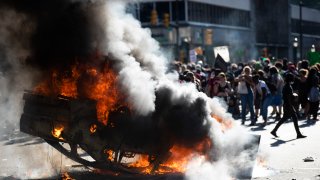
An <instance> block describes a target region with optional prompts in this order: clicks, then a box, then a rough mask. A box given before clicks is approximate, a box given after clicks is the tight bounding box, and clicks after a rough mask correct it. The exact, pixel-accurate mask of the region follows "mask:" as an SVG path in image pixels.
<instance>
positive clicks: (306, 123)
mask: <svg viewBox="0 0 320 180" xmlns="http://www.w3.org/2000/svg"><path fill="white" fill-rule="evenodd" d="M316 123H317V120H305V121H304V122H303V124H301V125H300V126H299V127H300V128H305V127H310V126H314V125H316Z"/></svg>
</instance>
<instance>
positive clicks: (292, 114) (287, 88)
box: [271, 73, 307, 138]
mask: <svg viewBox="0 0 320 180" xmlns="http://www.w3.org/2000/svg"><path fill="white" fill-rule="evenodd" d="M293 81H294V76H293V74H291V73H288V74H286V76H285V82H286V84H285V85H284V87H283V90H282V95H283V96H282V97H283V117H282V118H281V120H280V121H279V122H278V124H277V125H276V127H275V128H274V129H273V130H272V131H271V134H272V135H273V136H275V137H278V136H277V130H278V129H279V127H280V126H281V125H282V124H283V123H284V122H285V121H286V120H287V119H289V118H292V121H293V124H294V128H295V130H296V133H297V138H305V137H307V136H304V135H302V134H301V132H300V129H299V126H298V118H297V113H296V110H295V109H294V106H293V100H294V99H295V95H294V93H293V89H292V86H291V83H292V82H293Z"/></svg>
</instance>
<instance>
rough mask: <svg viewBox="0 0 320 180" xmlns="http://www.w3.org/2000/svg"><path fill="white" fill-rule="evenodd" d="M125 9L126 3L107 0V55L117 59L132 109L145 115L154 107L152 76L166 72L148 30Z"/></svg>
mask: <svg viewBox="0 0 320 180" xmlns="http://www.w3.org/2000/svg"><path fill="white" fill-rule="evenodd" d="M125 8H126V4H125V2H122V1H106V4H105V7H104V10H105V11H104V16H105V17H106V21H105V22H106V24H105V28H106V37H107V39H106V42H107V44H106V47H107V49H106V54H110V55H111V56H113V57H115V59H116V60H118V61H120V62H119V79H120V81H119V82H120V83H121V86H122V87H123V88H124V89H125V90H126V92H128V96H129V101H130V103H131V104H132V105H133V106H134V109H135V110H137V111H138V113H140V114H142V115H146V114H148V113H150V112H152V111H154V110H155V105H154V101H155V86H156V81H155V79H159V78H162V77H163V76H164V74H165V71H166V66H165V58H164V56H163V55H162V53H161V52H160V50H159V49H160V47H159V43H158V42H157V41H155V40H154V39H153V38H151V32H150V31H149V30H148V29H143V28H141V24H140V22H139V21H137V20H136V19H134V18H133V17H132V15H130V14H126V13H125Z"/></svg>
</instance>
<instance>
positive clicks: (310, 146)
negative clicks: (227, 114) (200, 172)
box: [0, 118, 320, 180]
mask: <svg viewBox="0 0 320 180" xmlns="http://www.w3.org/2000/svg"><path fill="white" fill-rule="evenodd" d="M235 121H236V123H239V124H240V120H235ZM247 124H248V122H247ZM261 124H262V120H261V119H259V120H258V123H257V125H256V126H245V128H246V129H247V130H248V131H249V133H252V134H259V135H261V142H260V147H259V154H258V157H257V163H256V166H255V168H254V171H253V179H256V180H268V179H272V180H277V179H279V180H283V179H290V180H291V179H297V180H298V179H304V180H307V179H311V180H313V179H320V171H319V170H320V159H319V157H320V151H319V149H320V143H319V140H320V131H319V128H320V127H319V126H320V125H319V124H320V122H319V121H316V122H314V121H313V122H308V121H306V120H299V126H300V129H301V132H302V133H303V134H304V135H306V136H307V138H304V139H296V134H295V131H294V126H293V123H292V122H290V121H288V122H287V123H285V124H283V125H282V126H281V127H280V129H279V130H278V132H277V134H278V136H279V137H278V138H274V137H273V136H272V135H271V134H270V131H271V129H272V128H273V127H274V126H275V123H274V119H272V118H270V119H269V122H268V124H267V125H266V126H265V127H262V126H259V125H261ZM1 129H2V130H1V132H2V133H1V134H2V137H1V153H0V161H1V163H0V177H1V178H7V179H15V178H17V179H19V178H28V179H29V178H30V179H34V178H37V179H39V178H44V179H45V178H48V177H55V176H56V174H60V173H63V172H66V171H88V169H85V168H84V167H82V166H79V165H78V164H77V163H75V162H73V161H71V160H69V159H68V158H66V157H65V156H63V155H61V154H60V153H59V152H58V151H56V150H55V149H54V148H52V147H51V146H49V145H48V144H46V143H45V142H44V141H43V140H41V139H40V138H35V137H30V136H29V135H26V134H23V133H21V132H19V130H18V129H17V128H16V127H14V126H10V127H6V126H2V127H1ZM308 157H309V159H306V160H304V159H305V158H308ZM310 157H311V158H310ZM312 160H313V161H312Z"/></svg>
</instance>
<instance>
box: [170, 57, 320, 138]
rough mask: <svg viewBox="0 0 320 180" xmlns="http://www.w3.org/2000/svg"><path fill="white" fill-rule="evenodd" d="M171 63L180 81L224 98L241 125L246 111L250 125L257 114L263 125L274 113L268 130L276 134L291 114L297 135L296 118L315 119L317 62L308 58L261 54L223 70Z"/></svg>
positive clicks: (199, 64)
mask: <svg viewBox="0 0 320 180" xmlns="http://www.w3.org/2000/svg"><path fill="white" fill-rule="evenodd" d="M174 67H175V68H174V69H175V70H176V71H177V72H178V73H179V80H180V81H181V82H192V83H195V85H196V87H197V89H198V90H199V91H202V92H204V93H206V94H207V95H208V96H209V97H211V98H213V97H218V98H221V99H222V100H224V101H225V103H226V104H227V106H228V112H229V113H231V114H232V116H233V117H234V118H235V119H241V124H242V125H244V124H245V123H246V117H247V114H248V113H249V114H250V124H249V125H250V126H254V125H257V124H256V123H257V121H258V120H259V121H260V118H259V117H260V116H261V117H262V118H261V119H262V123H261V125H262V126H265V125H267V123H268V122H269V118H270V116H271V117H274V118H275V119H276V120H277V121H278V123H277V125H276V127H275V128H274V129H273V131H272V132H271V134H272V135H274V136H276V137H277V134H276V131H277V130H278V128H279V127H280V126H281V124H282V123H283V122H285V121H286V120H287V119H290V118H291V119H292V120H293V122H294V125H295V129H296V133H297V138H303V137H305V136H304V135H302V134H301V133H300V131H299V127H298V119H301V118H306V119H308V121H316V120H317V113H318V110H319V99H320V93H319V87H318V86H319V76H320V63H317V64H313V65H311V64H309V61H308V60H302V61H299V62H297V63H296V64H295V63H293V62H290V61H288V60H287V59H285V58H284V59H278V60H275V61H270V59H269V58H261V59H260V60H252V61H250V62H248V63H237V64H236V63H231V64H228V65H227V66H226V67H225V70H222V69H221V68H214V67H210V66H209V65H206V64H204V63H203V62H202V61H197V62H196V63H188V64H183V63H180V62H175V63H174ZM269 107H272V112H271V113H268V109H269ZM268 115H270V116H268ZM281 117H282V118H281Z"/></svg>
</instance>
